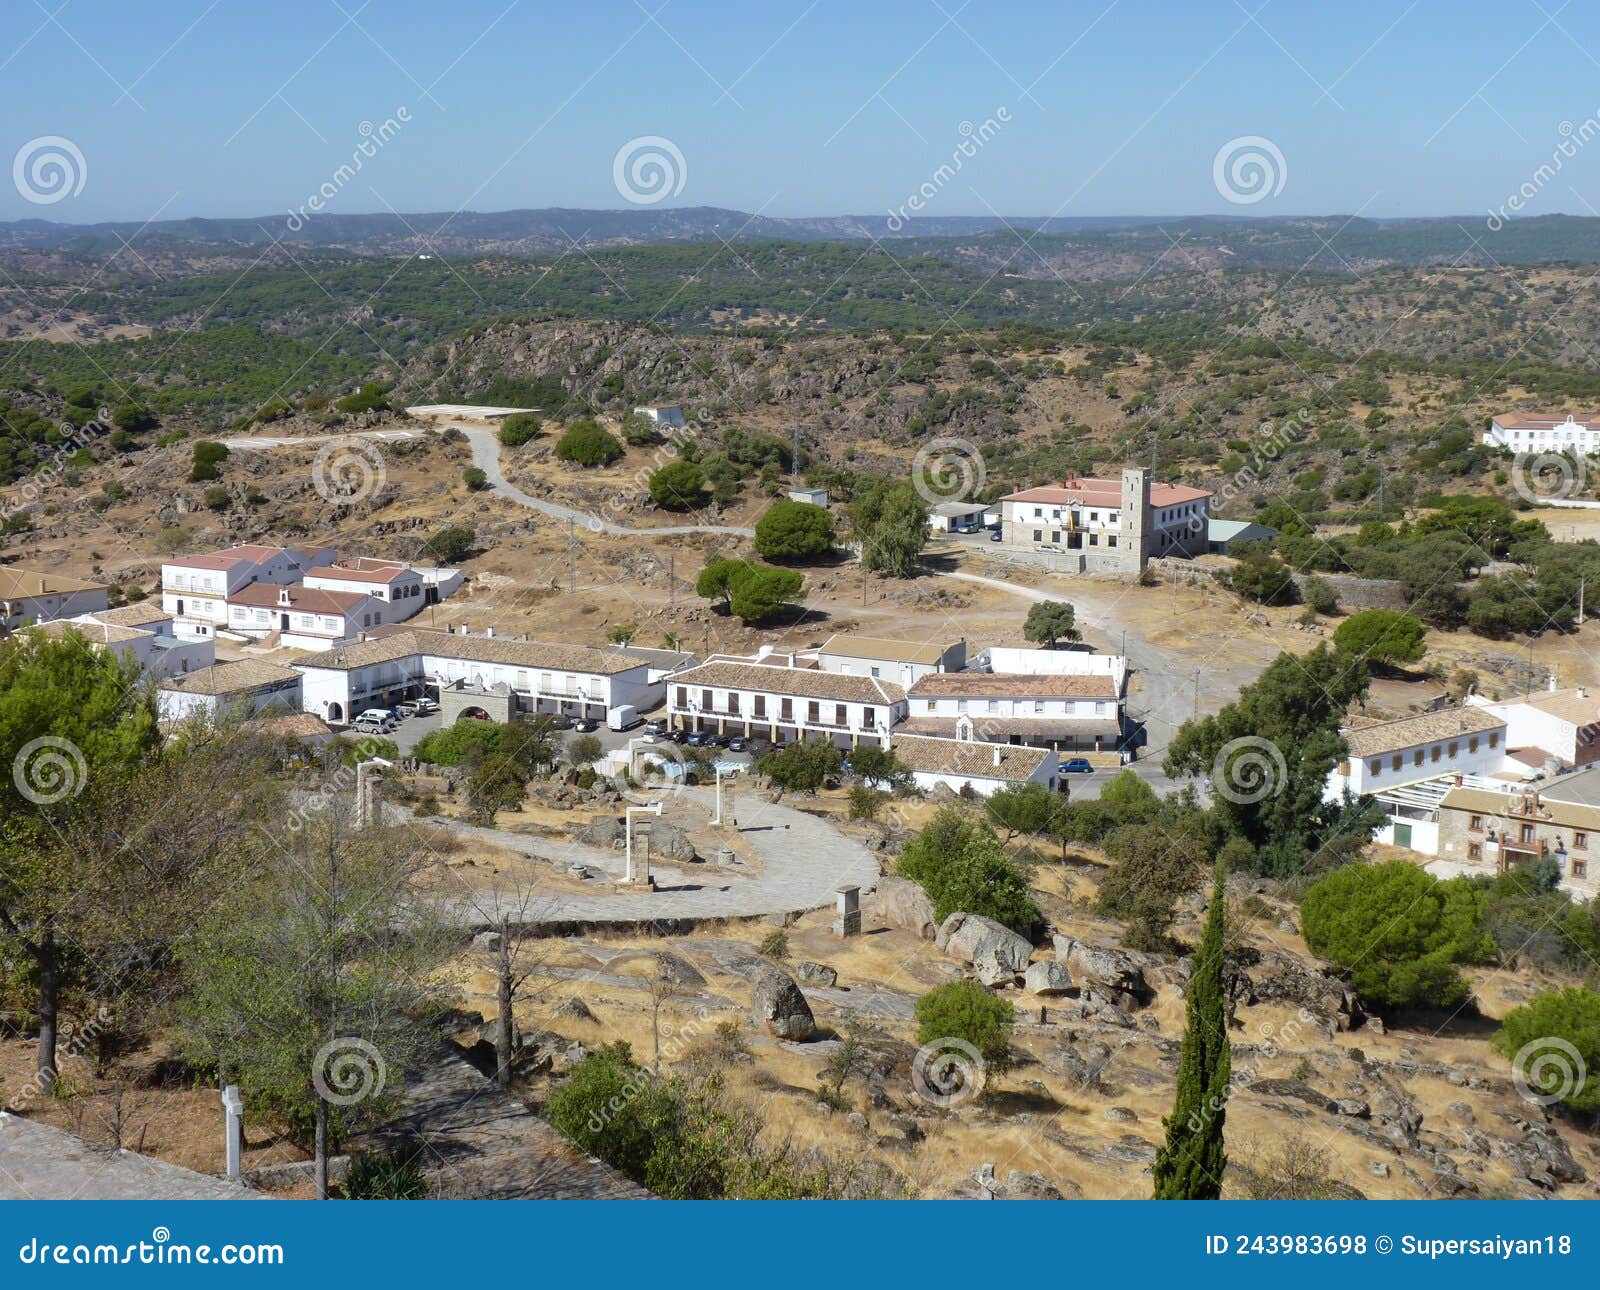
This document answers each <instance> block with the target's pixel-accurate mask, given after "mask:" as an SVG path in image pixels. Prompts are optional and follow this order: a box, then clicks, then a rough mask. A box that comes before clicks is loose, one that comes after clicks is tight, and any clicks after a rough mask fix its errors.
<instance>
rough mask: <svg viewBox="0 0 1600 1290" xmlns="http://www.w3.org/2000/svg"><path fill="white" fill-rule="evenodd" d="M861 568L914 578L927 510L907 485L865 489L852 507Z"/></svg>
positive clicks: (924, 541)
mask: <svg viewBox="0 0 1600 1290" xmlns="http://www.w3.org/2000/svg"><path fill="white" fill-rule="evenodd" d="M850 515H851V530H852V532H853V533H854V534H855V535H856V538H857V540H858V541H859V542H860V543H861V567H862V568H864V569H867V570H869V571H872V572H877V573H887V574H888V575H889V576H890V577H891V578H910V577H913V576H915V574H916V572H917V568H918V565H919V563H920V561H921V559H922V551H923V548H924V547H926V546H927V545H928V536H929V534H928V507H927V503H925V502H924V501H923V500H922V498H921V497H920V496H918V494H917V490H916V489H915V488H913V487H912V486H911V485H910V484H909V483H907V484H897V485H893V486H891V487H888V488H881V489H872V490H868V491H867V492H866V493H865V494H864V495H863V496H861V497H859V498H858V499H857V500H856V501H855V502H854V503H853V504H852V506H851V512H850Z"/></svg>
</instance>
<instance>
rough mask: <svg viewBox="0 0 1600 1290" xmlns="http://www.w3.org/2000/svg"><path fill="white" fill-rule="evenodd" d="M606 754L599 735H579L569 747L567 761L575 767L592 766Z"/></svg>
mask: <svg viewBox="0 0 1600 1290" xmlns="http://www.w3.org/2000/svg"><path fill="white" fill-rule="evenodd" d="M605 752H606V750H605V746H604V745H603V744H602V743H601V742H600V737H599V736H598V735H579V736H578V737H577V738H576V739H574V740H573V741H572V742H571V743H569V744H568V745H567V760H568V761H570V762H571V763H572V764H573V765H574V766H592V765H593V764H594V763H595V762H597V761H599V760H600V759H601V758H602V757H604V756H605Z"/></svg>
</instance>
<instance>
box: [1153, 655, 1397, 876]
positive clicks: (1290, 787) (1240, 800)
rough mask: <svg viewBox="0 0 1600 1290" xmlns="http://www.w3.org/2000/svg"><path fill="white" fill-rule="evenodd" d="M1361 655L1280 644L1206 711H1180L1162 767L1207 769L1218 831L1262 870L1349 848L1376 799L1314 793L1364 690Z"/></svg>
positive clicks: (1297, 865) (1325, 859)
mask: <svg viewBox="0 0 1600 1290" xmlns="http://www.w3.org/2000/svg"><path fill="white" fill-rule="evenodd" d="M1367 684H1368V680H1367V668H1366V664H1365V663H1364V662H1362V660H1360V659H1357V658H1351V657H1350V656H1349V655H1347V654H1343V653H1340V652H1337V651H1334V650H1331V649H1329V648H1328V647H1327V646H1326V645H1318V646H1317V648H1316V649H1314V650H1312V651H1311V652H1310V653H1309V654H1305V655H1299V656H1296V655H1293V654H1287V653H1286V654H1280V655H1279V656H1278V657H1277V658H1276V659H1275V660H1273V662H1272V663H1271V664H1270V665H1269V666H1268V667H1267V670H1266V671H1265V672H1263V673H1262V674H1261V675H1260V677H1258V678H1257V679H1256V680H1255V681H1253V682H1252V683H1251V684H1249V685H1247V686H1245V687H1244V688H1243V689H1242V690H1240V691H1239V697H1238V698H1237V699H1235V700H1234V701H1233V702H1232V703H1230V704H1228V705H1226V706H1225V707H1224V708H1223V709H1222V710H1221V711H1220V712H1218V713H1216V714H1215V715H1214V716H1207V717H1201V718H1198V719H1194V720H1189V721H1185V722H1184V723H1183V725H1182V726H1181V727H1179V729H1178V733H1177V735H1176V736H1175V737H1174V739H1173V741H1172V743H1171V745H1170V746H1169V747H1168V750H1167V756H1166V759H1165V761H1164V762H1163V765H1164V767H1165V769H1166V772H1167V774H1169V775H1172V776H1174V777H1176V776H1180V775H1199V776H1207V777H1209V778H1210V780H1211V782H1212V799H1213V801H1214V803H1215V806H1214V809H1215V811H1216V813H1217V816H1218V817H1219V819H1220V820H1221V821H1222V823H1223V825H1224V827H1225V828H1226V831H1227V832H1228V833H1233V834H1238V835H1240V836H1242V837H1243V838H1244V839H1245V840H1246V841H1247V842H1249V843H1250V845H1251V847H1252V848H1253V849H1254V852H1255V855H1256V857H1257V864H1258V866H1259V867H1260V869H1261V871H1262V872H1264V873H1267V874H1270V875H1272V876H1288V875H1290V874H1296V873H1300V872H1303V871H1304V870H1305V868H1306V867H1307V866H1308V865H1313V866H1315V867H1319V868H1331V867H1333V866H1334V865H1337V864H1340V863H1343V862H1344V861H1345V860H1346V859H1348V858H1349V857H1350V855H1351V854H1352V853H1353V852H1355V851H1358V850H1359V849H1360V848H1361V846H1363V845H1364V844H1365V843H1366V841H1367V839H1368V838H1369V837H1370V836H1371V833H1372V829H1373V828H1374V827H1375V826H1376V820H1377V819H1378V818H1379V815H1378V813H1377V808H1376V807H1375V806H1374V804H1373V803H1371V802H1370V801H1368V802H1365V803H1360V802H1355V801H1352V800H1344V801H1339V802H1324V801H1323V792H1324V790H1325V788H1326V785H1327V782H1328V774H1329V772H1330V771H1332V770H1333V768H1334V767H1335V766H1337V765H1338V764H1339V762H1340V761H1342V760H1343V759H1344V757H1345V756H1346V755H1347V752H1348V750H1347V747H1346V745H1345V742H1344V739H1343V737H1342V736H1341V735H1340V734H1339V725H1340V723H1341V721H1342V720H1343V719H1344V714H1345V710H1346V709H1347V708H1348V707H1349V706H1350V705H1351V704H1352V703H1353V702H1355V701H1356V700H1357V699H1359V698H1361V697H1362V696H1364V695H1365V694H1366V692H1367Z"/></svg>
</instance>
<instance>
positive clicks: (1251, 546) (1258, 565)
mask: <svg viewBox="0 0 1600 1290" xmlns="http://www.w3.org/2000/svg"><path fill="white" fill-rule="evenodd" d="M1234 555H1235V556H1236V557H1237V562H1236V563H1235V564H1234V566H1233V568H1232V569H1230V570H1228V571H1227V572H1226V573H1223V574H1220V575H1219V577H1220V578H1221V579H1222V581H1224V582H1225V583H1226V584H1227V585H1228V586H1229V587H1231V588H1232V589H1233V590H1234V591H1236V592H1238V593H1239V594H1240V595H1241V596H1243V597H1245V599H1247V600H1254V601H1256V602H1257V603H1258V604H1263V605H1292V604H1294V603H1295V601H1297V600H1299V599H1300V589H1299V587H1298V586H1297V585H1296V584H1295V580H1294V574H1293V573H1292V572H1291V571H1290V569H1289V566H1288V565H1286V564H1285V563H1284V562H1283V561H1282V560H1280V559H1278V557H1277V556H1276V555H1274V554H1273V551H1272V546H1271V544H1270V543H1268V542H1241V543H1239V544H1238V545H1237V546H1236V547H1234Z"/></svg>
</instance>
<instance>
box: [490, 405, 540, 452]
mask: <svg viewBox="0 0 1600 1290" xmlns="http://www.w3.org/2000/svg"><path fill="white" fill-rule="evenodd" d="M543 429H544V422H543V421H541V420H539V418H538V417H536V416H535V415H534V414H533V413H531V412H518V413H515V414H514V415H512V416H509V417H507V418H506V419H505V420H504V421H502V422H501V423H500V432H499V434H500V442H501V443H502V444H503V445H504V446H505V447H507V448H520V447H522V445H523V444H525V443H527V442H528V440H530V439H534V438H536V437H538V435H539V434H540V432H541V431H543Z"/></svg>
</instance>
